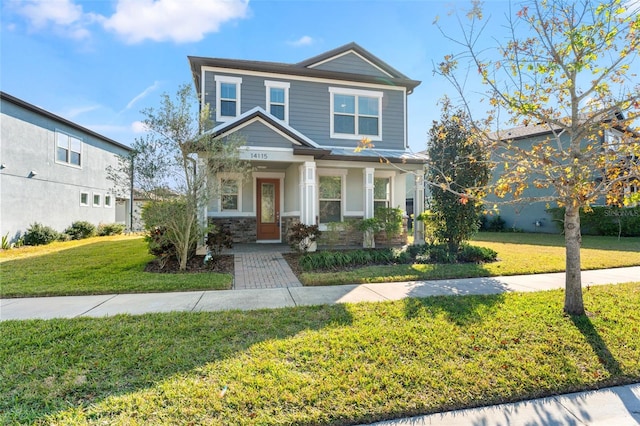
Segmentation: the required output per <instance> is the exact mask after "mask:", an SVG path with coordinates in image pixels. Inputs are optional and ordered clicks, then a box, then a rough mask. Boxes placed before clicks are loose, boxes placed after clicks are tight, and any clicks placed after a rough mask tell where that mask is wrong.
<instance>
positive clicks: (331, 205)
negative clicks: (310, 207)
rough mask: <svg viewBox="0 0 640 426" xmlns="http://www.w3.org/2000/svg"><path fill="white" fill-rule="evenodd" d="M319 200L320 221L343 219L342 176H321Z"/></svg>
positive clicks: (328, 221) (319, 179)
mask: <svg viewBox="0 0 640 426" xmlns="http://www.w3.org/2000/svg"><path fill="white" fill-rule="evenodd" d="M318 184H319V188H318V200H319V215H320V223H330V222H341V221H342V177H341V176H319V177H318Z"/></svg>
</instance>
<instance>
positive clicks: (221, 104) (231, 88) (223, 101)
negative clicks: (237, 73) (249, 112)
mask: <svg viewBox="0 0 640 426" xmlns="http://www.w3.org/2000/svg"><path fill="white" fill-rule="evenodd" d="M215 81H216V121H229V120H231V119H233V118H236V117H237V116H239V115H240V86H241V85H242V78H241V77H229V76H226V75H216V76H215Z"/></svg>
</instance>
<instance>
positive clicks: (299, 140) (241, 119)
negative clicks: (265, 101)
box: [210, 107, 318, 148]
mask: <svg viewBox="0 0 640 426" xmlns="http://www.w3.org/2000/svg"><path fill="white" fill-rule="evenodd" d="M255 120H257V121H260V122H262V123H263V124H265V125H266V126H267V127H270V128H272V129H273V130H275V131H276V132H278V133H280V134H282V135H283V136H284V137H286V138H287V139H289V140H290V141H291V142H292V143H293V144H294V145H301V146H305V147H308V148H318V144H317V143H315V142H314V141H312V140H311V139H309V138H308V137H306V136H305V135H303V134H302V133H300V132H298V131H297V130H296V129H294V128H293V127H291V126H289V125H288V124H286V123H284V122H283V121H280V120H279V119H278V118H276V117H274V116H273V115H271V114H269V113H268V112H267V111H265V110H264V109H263V108H261V107H255V108H252V109H250V110H249V111H247V112H245V113H244V114H242V115H240V116H238V117H236V118H235V119H233V120H231V121H227V122H225V123H222V124H219V125H217V126H216V127H214V128H213V129H211V130H210V132H211V133H212V134H213V136H214V137H219V136H224V135H226V134H229V133H232V132H235V131H236V130H239V129H240V128H242V127H244V125H246V124H249V123H251V122H253V121H255Z"/></svg>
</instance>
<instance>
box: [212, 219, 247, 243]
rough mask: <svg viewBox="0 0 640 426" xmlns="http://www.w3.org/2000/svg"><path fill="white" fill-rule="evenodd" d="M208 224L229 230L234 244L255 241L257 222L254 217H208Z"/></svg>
mask: <svg viewBox="0 0 640 426" xmlns="http://www.w3.org/2000/svg"><path fill="white" fill-rule="evenodd" d="M209 224H212V225H215V226H219V227H221V228H222V229H224V230H227V231H229V232H231V236H232V237H233V242H234V243H235V244H242V243H255V242H256V239H257V223H256V218H255V217H210V218H209Z"/></svg>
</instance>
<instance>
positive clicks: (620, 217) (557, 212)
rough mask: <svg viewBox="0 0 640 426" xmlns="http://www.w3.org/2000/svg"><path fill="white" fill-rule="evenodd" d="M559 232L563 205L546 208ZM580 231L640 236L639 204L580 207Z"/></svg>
mask: <svg viewBox="0 0 640 426" xmlns="http://www.w3.org/2000/svg"><path fill="white" fill-rule="evenodd" d="M547 211H548V212H549V213H550V214H551V217H552V218H553V221H554V222H555V223H556V224H557V226H558V229H559V230H560V232H563V231H564V207H556V208H553V209H548V210H547ZM580 232H581V233H582V234H584V235H607V236H614V237H617V236H621V237H640V206H638V207H633V208H628V207H622V208H620V207H613V206H593V207H591V211H589V212H585V211H584V210H583V209H580Z"/></svg>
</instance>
